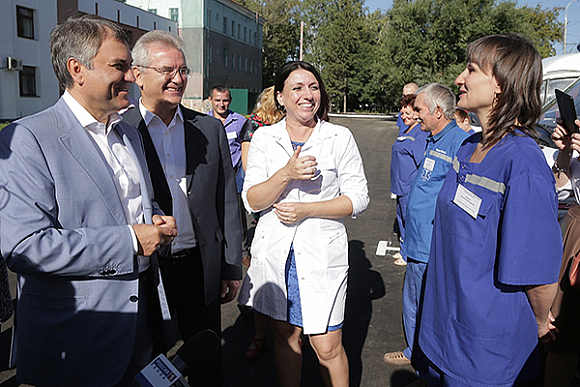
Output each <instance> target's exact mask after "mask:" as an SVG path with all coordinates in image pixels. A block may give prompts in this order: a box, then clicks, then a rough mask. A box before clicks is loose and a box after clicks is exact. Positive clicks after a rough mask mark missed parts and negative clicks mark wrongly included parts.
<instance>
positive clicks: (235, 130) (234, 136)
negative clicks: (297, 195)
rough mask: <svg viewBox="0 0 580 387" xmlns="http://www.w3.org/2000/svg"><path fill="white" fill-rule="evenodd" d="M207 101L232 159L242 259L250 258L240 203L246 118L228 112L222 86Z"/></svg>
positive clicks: (229, 97) (226, 91) (228, 99)
mask: <svg viewBox="0 0 580 387" xmlns="http://www.w3.org/2000/svg"><path fill="white" fill-rule="evenodd" d="M209 100H210V102H211V105H212V110H211V111H210V112H209V113H208V114H209V115H210V116H212V117H215V118H217V119H218V120H220V121H221V122H222V124H223V125H224V128H225V130H226V134H227V137H228V143H229V146H230V156H231V158H232V165H233V167H234V175H235V176H236V184H237V190H238V205H239V207H240V219H241V221H242V224H241V227H242V257H243V258H248V257H249V256H250V247H249V242H248V236H247V233H246V231H247V228H248V224H247V221H246V213H245V211H244V204H243V203H242V197H241V192H242V188H243V185H244V176H245V173H244V169H243V168H242V159H241V158H242V137H243V133H242V128H243V127H244V124H245V123H246V118H245V117H244V116H242V115H241V114H239V113H236V112H233V111H231V110H230V104H231V103H232V93H231V92H230V89H228V88H227V87H224V86H222V85H218V86H214V87H213V88H212V89H211V91H210V94H209Z"/></svg>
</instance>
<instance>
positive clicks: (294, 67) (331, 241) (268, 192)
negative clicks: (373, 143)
mask: <svg viewBox="0 0 580 387" xmlns="http://www.w3.org/2000/svg"><path fill="white" fill-rule="evenodd" d="M274 91H275V94H276V103H277V105H278V108H279V109H280V110H281V111H282V110H283V111H285V112H286V118H285V119H283V120H282V121H280V122H278V123H276V124H275V125H272V126H268V127H263V128H259V129H258V130H257V131H256V132H255V133H254V136H253V137H252V141H251V143H250V149H249V152H248V162H247V170H246V178H245V183H244V190H243V192H242V196H243V199H244V204H245V205H246V208H247V209H248V210H249V211H252V212H258V211H261V214H260V221H259V222H258V225H257V227H256V233H255V236H254V240H253V243H252V265H251V266H250V268H249V270H248V273H247V275H246V279H245V281H244V285H243V286H242V290H241V291H240V298H239V302H240V303H242V304H245V305H248V306H253V307H254V309H255V310H256V311H257V312H259V313H262V314H265V315H267V316H269V317H270V321H271V325H272V327H273V329H274V333H275V346H276V352H275V354H276V370H277V373H278V379H279V382H280V386H282V387H290V386H293V387H297V386H299V385H300V370H301V365H302V350H301V346H300V343H299V340H300V335H301V333H302V331H304V333H305V334H307V335H310V343H311V344H312V347H313V348H314V350H315V351H316V353H317V355H318V359H319V361H320V365H321V370H322V376H323V379H324V381H325V384H326V386H348V384H349V379H348V360H347V358H346V353H345V351H344V348H343V346H342V322H343V319H344V307H345V299H346V284H347V278H348V238H347V236H346V229H345V227H344V225H343V223H342V219H341V218H343V217H346V216H349V215H350V216H353V217H355V216H357V215H358V214H360V213H361V212H362V211H364V210H365V209H366V207H367V205H368V202H369V198H368V189H367V182H366V178H365V175H364V171H363V165H362V159H361V156H360V153H359V151H358V148H357V146H356V143H355V140H354V138H353V136H352V134H351V132H350V131H349V130H348V129H347V128H345V127H341V126H337V125H333V124H331V123H329V122H327V121H326V120H325V119H327V112H328V109H329V99H328V95H327V94H326V90H325V88H324V84H323V83H322V79H321V78H320V75H319V74H318V72H317V71H316V70H315V69H314V68H313V67H312V66H311V65H310V64H308V63H306V62H289V63H287V64H285V65H284V66H282V68H281V69H280V70H279V71H278V73H277V75H276V82H275V86H274ZM312 241H315V242H316V243H312ZM254 262H255V263H254Z"/></svg>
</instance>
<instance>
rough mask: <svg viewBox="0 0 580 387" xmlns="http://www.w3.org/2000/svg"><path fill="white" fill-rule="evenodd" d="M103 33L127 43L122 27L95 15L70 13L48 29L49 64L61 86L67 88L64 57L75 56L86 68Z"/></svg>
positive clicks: (69, 84)
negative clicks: (70, 14) (50, 29)
mask: <svg viewBox="0 0 580 387" xmlns="http://www.w3.org/2000/svg"><path fill="white" fill-rule="evenodd" d="M107 37H112V38H114V39H116V40H118V41H122V42H124V43H127V38H126V34H125V31H124V30H123V29H122V28H121V27H120V26H119V25H118V24H116V23H114V22H112V21H110V20H107V19H103V18H102V17H99V16H95V15H82V16H73V17H71V18H69V19H68V20H66V21H65V22H64V23H62V24H59V25H57V26H56V27H55V28H54V29H53V30H52V31H51V33H50V58H51V60H52V68H53V69H54V73H55V75H56V78H57V79H58V82H59V83H60V85H61V87H63V88H71V87H72V86H73V85H74V81H73V78H72V76H71V75H70V73H69V72H68V60H69V59H70V58H75V59H76V60H78V61H79V62H80V63H81V64H82V65H83V66H85V67H86V68H88V69H92V68H93V63H92V61H93V58H94V57H95V56H96V55H97V53H98V52H99V48H100V47H101V44H102V43H103V40H105V39H106V38H107Z"/></svg>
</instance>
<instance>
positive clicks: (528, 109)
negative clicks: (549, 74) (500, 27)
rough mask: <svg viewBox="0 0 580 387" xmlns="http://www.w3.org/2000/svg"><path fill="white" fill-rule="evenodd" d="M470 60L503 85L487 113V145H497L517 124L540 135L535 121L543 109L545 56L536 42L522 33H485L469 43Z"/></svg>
mask: <svg viewBox="0 0 580 387" xmlns="http://www.w3.org/2000/svg"><path fill="white" fill-rule="evenodd" d="M467 61H468V62H473V63H477V65H478V66H479V67H481V69H482V70H483V71H484V72H486V73H488V74H489V72H491V75H493V76H494V77H495V79H496V80H497V82H498V84H499V86H500V88H501V94H498V95H496V99H495V103H494V104H493V106H492V109H491V112H490V113H489V116H488V117H486V118H487V121H488V132H489V136H488V138H487V140H486V142H485V143H484V145H485V146H486V147H487V146H492V145H494V144H495V143H497V142H498V141H499V140H500V139H501V138H502V137H503V136H504V135H506V134H507V133H513V132H514V131H515V130H516V128H517V129H520V130H521V131H522V132H524V133H525V134H527V135H528V136H531V137H536V131H535V129H534V124H535V123H536V122H537V121H538V118H539V117H540V114H541V111H542V103H541V102H540V101H541V100H540V86H541V84H542V58H541V57H540V54H539V53H538V51H537V50H536V49H535V48H534V46H533V45H532V43H531V42H530V41H529V40H527V39H526V38H525V37H524V36H523V35H521V34H505V35H490V36H485V37H483V38H480V39H478V40H476V41H474V42H472V43H470V44H469V46H468V47H467ZM481 118H483V117H480V119H481Z"/></svg>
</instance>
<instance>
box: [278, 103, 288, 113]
mask: <svg viewBox="0 0 580 387" xmlns="http://www.w3.org/2000/svg"><path fill="white" fill-rule="evenodd" d="M278 110H280V112H282V113H283V114H286V106H284V105H280V106H278Z"/></svg>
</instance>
